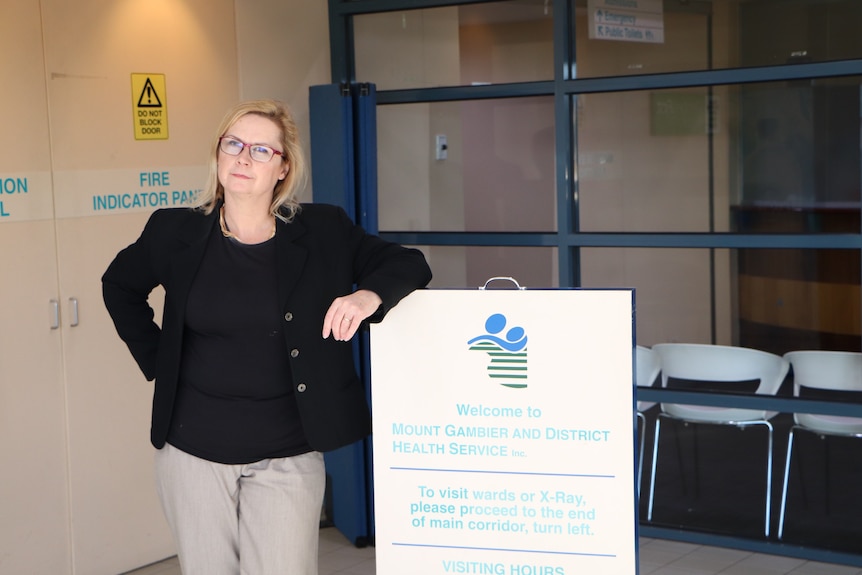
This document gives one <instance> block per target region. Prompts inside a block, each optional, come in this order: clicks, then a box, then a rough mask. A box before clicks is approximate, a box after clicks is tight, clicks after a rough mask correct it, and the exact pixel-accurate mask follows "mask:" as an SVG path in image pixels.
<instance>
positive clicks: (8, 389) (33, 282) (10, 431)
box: [0, 220, 71, 574]
mask: <svg viewBox="0 0 862 575" xmlns="http://www.w3.org/2000/svg"><path fill="white" fill-rule="evenodd" d="M0 245H2V246H3V247H4V249H3V252H2V256H0V268H2V280H0V462H2V464H3V471H2V472H0V508H2V512H0V513H2V520H0V573H34V574H36V573H52V574H55V573H56V574H65V573H71V555H70V552H69V537H70V523H69V504H68V503H69V502H68V485H67V452H66V422H67V420H66V403H65V390H64V388H63V377H62V371H63V359H62V353H61V346H62V342H61V339H62V327H61V326H62V309H61V306H60V301H59V292H58V289H57V254H56V247H55V246H56V243H55V237H54V222H53V220H42V221H24V222H3V223H0Z"/></svg>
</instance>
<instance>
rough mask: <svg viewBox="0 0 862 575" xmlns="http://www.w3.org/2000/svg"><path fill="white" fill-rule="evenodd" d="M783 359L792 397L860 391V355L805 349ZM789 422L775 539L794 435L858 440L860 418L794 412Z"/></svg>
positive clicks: (780, 529)
mask: <svg viewBox="0 0 862 575" xmlns="http://www.w3.org/2000/svg"><path fill="white" fill-rule="evenodd" d="M784 358H785V359H786V360H787V361H788V362H790V365H791V366H792V367H793V395H794V396H796V397H799V395H800V393H801V392H802V390H803V388H808V389H819V390H830V391H853V392H862V353H857V352H850V351H815V350H810V351H809V350H805V351H791V352H789V353H786V354H784ZM793 421H794V425H793V427H791V428H790V434H789V436H788V438H787V458H786V460H785V462H784V485H783V486H782V488H781V510H780V512H779V520H778V538H779V539H781V538H782V537H783V536H784V517H785V513H786V511H787V488H788V483H789V479H790V460H791V458H792V456H793V438H794V436H795V433H796V432H797V431H808V432H811V433H816V434H817V435H820V436H821V437H825V436H829V435H832V436H844V437H857V438H862V418H860V417H845V416H839V415H818V414H814V413H794V414H793ZM827 489H828V485H827Z"/></svg>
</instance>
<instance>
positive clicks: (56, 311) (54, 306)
mask: <svg viewBox="0 0 862 575" xmlns="http://www.w3.org/2000/svg"><path fill="white" fill-rule="evenodd" d="M58 327H60V302H59V301H57V300H55V299H52V300H51V329H57V328H58Z"/></svg>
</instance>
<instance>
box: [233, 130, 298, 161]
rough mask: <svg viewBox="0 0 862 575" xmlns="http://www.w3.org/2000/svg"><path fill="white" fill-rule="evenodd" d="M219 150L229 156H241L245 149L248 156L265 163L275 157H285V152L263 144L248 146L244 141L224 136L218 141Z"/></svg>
mask: <svg viewBox="0 0 862 575" xmlns="http://www.w3.org/2000/svg"><path fill="white" fill-rule="evenodd" d="M218 147H219V150H221V151H222V152H224V153H225V154H227V155H228V156H239V155H240V154H242V151H243V149H244V148H248V154H249V156H251V159H252V160H254V161H255V162H261V163H265V162H268V161H270V160H271V159H272V157H273V156H283V155H284V152H279V151H278V150H273V149H272V148H270V147H269V146H264V145H263V144H246V143H245V142H243V141H240V140H237V139H236V138H231V137H230V136H222V137H221V138H219V139H218Z"/></svg>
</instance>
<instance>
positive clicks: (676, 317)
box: [580, 248, 735, 347]
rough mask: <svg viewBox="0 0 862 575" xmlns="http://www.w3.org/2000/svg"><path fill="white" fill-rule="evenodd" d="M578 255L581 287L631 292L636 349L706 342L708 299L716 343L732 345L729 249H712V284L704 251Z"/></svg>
mask: <svg viewBox="0 0 862 575" xmlns="http://www.w3.org/2000/svg"><path fill="white" fill-rule="evenodd" d="M580 254H581V285H582V286H583V287H587V288H605V287H633V288H635V301H636V302H637V303H636V305H637V312H636V314H637V315H636V320H637V328H636V331H637V343H638V344H639V345H645V346H648V347H649V346H652V345H653V344H656V343H662V342H685V343H711V342H712V329H713V325H712V319H711V315H712V311H711V310H712V305H713V304H712V299H713V298H714V299H715V306H716V318H717V319H716V325H715V331H716V340H717V341H716V343H722V344H731V343H732V339H733V330H732V325H733V324H732V317H733V308H732V300H733V292H732V291H731V289H732V285H733V280H734V278H735V274H734V273H732V269H731V262H730V254H729V252H728V250H715V261H716V263H715V269H716V271H715V277H716V279H715V281H711V280H710V277H711V263H710V250H707V249H664V248H581V250H580ZM713 286H714V288H715V295H714V296H713V294H712V291H713Z"/></svg>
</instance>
